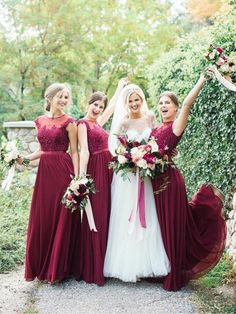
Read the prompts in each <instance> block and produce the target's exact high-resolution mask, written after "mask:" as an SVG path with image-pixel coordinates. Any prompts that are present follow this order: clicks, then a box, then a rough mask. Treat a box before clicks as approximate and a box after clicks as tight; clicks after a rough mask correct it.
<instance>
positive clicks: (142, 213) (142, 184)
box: [137, 178, 147, 228]
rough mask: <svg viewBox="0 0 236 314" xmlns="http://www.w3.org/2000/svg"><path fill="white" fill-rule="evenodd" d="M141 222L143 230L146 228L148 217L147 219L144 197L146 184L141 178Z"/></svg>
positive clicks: (139, 188) (139, 208)
mask: <svg viewBox="0 0 236 314" xmlns="http://www.w3.org/2000/svg"><path fill="white" fill-rule="evenodd" d="M137 210H138V212H139V221H140V224H141V226H142V227H143V228H146V227H147V225H146V217H145V196H144V182H143V180H141V179H140V178H139V180H138V208H137Z"/></svg>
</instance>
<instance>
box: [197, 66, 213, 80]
mask: <svg viewBox="0 0 236 314" xmlns="http://www.w3.org/2000/svg"><path fill="white" fill-rule="evenodd" d="M213 74H214V70H213V68H212V67H211V66H209V67H207V68H206V70H205V71H204V72H203V73H202V74H201V76H200V79H202V80H203V81H207V80H211V79H212V77H213Z"/></svg>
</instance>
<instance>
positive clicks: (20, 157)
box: [16, 156, 24, 165]
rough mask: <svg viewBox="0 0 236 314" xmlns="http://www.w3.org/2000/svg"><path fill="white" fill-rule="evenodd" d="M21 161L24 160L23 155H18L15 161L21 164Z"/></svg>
mask: <svg viewBox="0 0 236 314" xmlns="http://www.w3.org/2000/svg"><path fill="white" fill-rule="evenodd" d="M23 161H24V157H22V156H19V157H18V158H17V159H16V163H17V164H18V165H23Z"/></svg>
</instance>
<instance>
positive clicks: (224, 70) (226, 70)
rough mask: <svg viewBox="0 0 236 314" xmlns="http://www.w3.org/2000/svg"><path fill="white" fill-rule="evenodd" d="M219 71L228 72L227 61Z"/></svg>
mask: <svg viewBox="0 0 236 314" xmlns="http://www.w3.org/2000/svg"><path fill="white" fill-rule="evenodd" d="M220 71H221V72H223V73H228V72H229V65H228V63H225V64H223V65H222V66H221V67H220Z"/></svg>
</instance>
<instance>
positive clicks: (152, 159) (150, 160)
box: [143, 154, 156, 164]
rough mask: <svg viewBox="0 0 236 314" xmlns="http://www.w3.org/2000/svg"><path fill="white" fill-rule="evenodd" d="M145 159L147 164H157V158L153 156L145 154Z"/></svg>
mask: <svg viewBox="0 0 236 314" xmlns="http://www.w3.org/2000/svg"><path fill="white" fill-rule="evenodd" d="M143 159H144V160H146V162H147V163H149V164H155V162H156V157H155V156H153V155H151V154H145V155H144V156H143Z"/></svg>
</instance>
